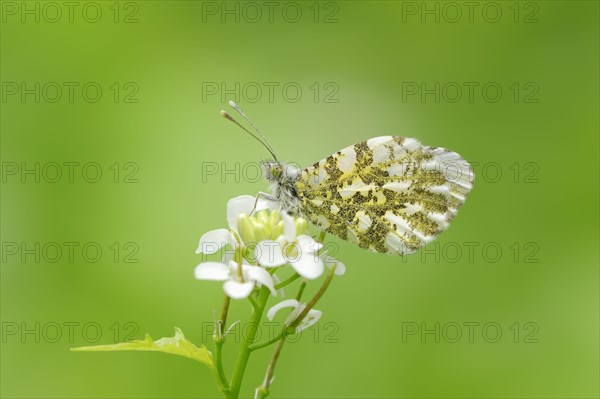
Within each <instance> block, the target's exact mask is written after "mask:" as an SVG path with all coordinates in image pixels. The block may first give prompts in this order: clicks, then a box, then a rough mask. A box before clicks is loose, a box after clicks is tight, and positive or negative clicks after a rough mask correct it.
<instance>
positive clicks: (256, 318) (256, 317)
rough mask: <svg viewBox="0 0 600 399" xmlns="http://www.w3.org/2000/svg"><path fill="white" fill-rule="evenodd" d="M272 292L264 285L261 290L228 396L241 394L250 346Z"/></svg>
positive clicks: (232, 396)
mask: <svg viewBox="0 0 600 399" xmlns="http://www.w3.org/2000/svg"><path fill="white" fill-rule="evenodd" d="M270 293H271V292H270V291H269V289H268V288H267V287H262V288H261V290H260V293H259V295H258V300H257V303H258V308H256V309H254V310H253V311H252V318H251V319H250V324H249V325H248V331H247V334H245V337H244V342H243V343H242V348H241V349H240V352H239V354H238V358H237V361H236V362H235V368H234V369H233V375H232V377H231V389H230V390H229V392H228V396H227V397H228V398H237V397H238V396H239V394H240V388H241V386H242V379H243V378H244V372H245V371H246V366H247V365H248V359H249V358H250V353H251V352H252V350H251V349H250V346H251V345H252V344H253V343H254V340H255V338H256V332H257V330H258V326H259V323H260V320H261V319H262V315H263V313H264V310H265V306H266V305H267V300H268V299H269V295H270Z"/></svg>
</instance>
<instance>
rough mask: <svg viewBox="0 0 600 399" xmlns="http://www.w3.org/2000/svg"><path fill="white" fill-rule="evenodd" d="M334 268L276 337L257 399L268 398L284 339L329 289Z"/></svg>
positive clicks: (299, 292) (334, 266) (301, 287)
mask: <svg viewBox="0 0 600 399" xmlns="http://www.w3.org/2000/svg"><path fill="white" fill-rule="evenodd" d="M335 268H336V265H333V266H332V267H331V269H330V270H329V274H328V275H327V278H326V279H325V281H324V282H323V285H322V286H321V288H320V289H319V291H318V292H317V293H316V294H315V296H314V297H313V298H312V299H311V301H310V302H309V303H308V305H306V308H305V309H304V310H303V311H302V313H300V314H299V315H298V317H296V319H294V321H292V322H291V323H290V325H289V326H288V327H287V328H284V329H283V331H282V332H281V334H279V335H278V337H279V342H278V343H277V346H276V347H275V350H274V351H273V355H272V356H271V361H270V362H269V366H268V367H267V374H266V375H265V380H264V381H263V384H262V385H261V386H259V387H258V388H257V389H256V393H257V395H256V396H257V398H259V399H264V398H266V397H267V396H269V387H270V386H271V380H272V379H273V373H274V371H275V366H276V365H277V361H278V360H279V355H280V354H281V349H282V348H283V344H284V343H285V337H286V336H287V335H288V334H290V333H293V331H295V330H296V327H298V326H299V325H300V323H301V322H302V320H304V318H305V317H306V315H307V314H308V312H309V311H310V310H311V309H312V308H313V307H314V306H315V305H316V304H317V302H318V301H319V299H321V297H322V296H323V294H324V293H325V291H326V290H327V287H329V284H330V283H331V280H332V279H333V276H334V272H335ZM305 285H306V280H304V281H303V282H302V284H301V285H300V287H299V290H298V294H297V295H296V298H297V300H299V298H300V297H301V296H302V292H303V291H304V286H305ZM257 349H258V348H257Z"/></svg>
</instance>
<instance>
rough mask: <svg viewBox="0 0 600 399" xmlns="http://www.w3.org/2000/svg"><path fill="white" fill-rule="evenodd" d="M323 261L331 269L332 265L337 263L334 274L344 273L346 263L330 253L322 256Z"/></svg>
mask: <svg viewBox="0 0 600 399" xmlns="http://www.w3.org/2000/svg"><path fill="white" fill-rule="evenodd" d="M323 262H324V263H325V264H326V265H327V267H329V268H330V269H331V267H332V266H333V265H337V266H336V268H335V271H334V272H333V273H334V274H335V275H336V276H341V275H344V274H346V265H345V264H343V263H342V262H340V261H339V260H337V259H336V258H334V257H333V256H330V255H325V256H323Z"/></svg>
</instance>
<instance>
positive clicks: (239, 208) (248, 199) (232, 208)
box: [227, 195, 269, 232]
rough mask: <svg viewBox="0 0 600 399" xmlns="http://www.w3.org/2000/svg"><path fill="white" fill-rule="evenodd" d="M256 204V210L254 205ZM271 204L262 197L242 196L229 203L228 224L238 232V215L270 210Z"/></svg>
mask: <svg viewBox="0 0 600 399" xmlns="http://www.w3.org/2000/svg"><path fill="white" fill-rule="evenodd" d="M255 204H256V208H255V207H254V205H255ZM268 208H269V204H268V203H267V202H266V201H265V200H263V199H261V198H260V197H259V198H257V197H253V196H252V195H240V196H239V197H235V198H232V199H230V200H229V201H227V223H228V224H229V227H230V228H231V229H233V230H235V231H236V232H237V219H238V215H240V214H246V215H250V213H252V211H253V210H254V212H258V211H261V210H263V209H268Z"/></svg>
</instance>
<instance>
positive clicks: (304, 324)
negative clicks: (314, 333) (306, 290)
mask: <svg viewBox="0 0 600 399" xmlns="http://www.w3.org/2000/svg"><path fill="white" fill-rule="evenodd" d="M283 308H294V309H293V310H292V311H291V313H290V315H289V316H288V317H287V318H286V319H285V322H284V323H285V324H286V325H290V324H291V323H292V322H293V321H294V320H296V318H297V317H298V316H299V315H300V313H302V311H303V310H304V309H306V305H305V304H303V303H300V302H298V301H297V300H295V299H288V300H285V301H282V302H279V303H278V304H277V305H275V306H273V307H272V308H271V309H269V311H268V312H267V318H268V319H269V320H270V321H272V320H273V318H274V317H275V314H276V313H277V312H278V311H279V310H281V309H283ZM322 314H323V312H321V311H320V310H316V309H311V310H309V311H308V313H307V314H306V316H305V317H304V319H302V321H301V322H300V324H299V325H298V327H296V334H298V333H299V332H300V331H302V330H306V329H307V328H310V327H312V326H313V325H314V324H315V323H316V322H317V321H319V319H320V318H321V315H322Z"/></svg>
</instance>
